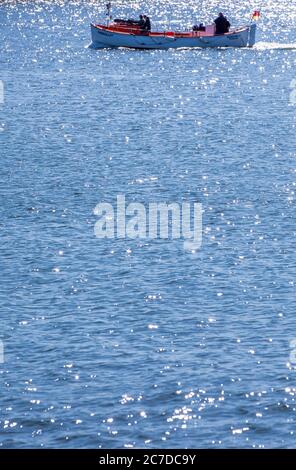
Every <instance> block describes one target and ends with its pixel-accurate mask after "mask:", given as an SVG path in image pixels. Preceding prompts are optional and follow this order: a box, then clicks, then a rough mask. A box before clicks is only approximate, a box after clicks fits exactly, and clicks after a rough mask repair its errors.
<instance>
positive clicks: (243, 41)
mask: <svg viewBox="0 0 296 470" xmlns="http://www.w3.org/2000/svg"><path fill="white" fill-rule="evenodd" d="M255 34H256V24H251V25H250V26H245V27H242V28H240V29H237V30H235V31H231V32H229V33H226V34H222V35H211V36H202V37H198V36H191V37H174V36H168V35H166V33H163V35H158V36H153V34H151V35H141V34H128V33H122V32H117V31H109V30H106V29H104V28H101V27H100V26H99V25H94V24H91V37H92V43H91V45H90V47H92V48H94V49H102V48H114V47H115V48H117V47H128V48H133V49H170V48H174V49H177V48H187V47H189V48H192V47H200V48H207V47H252V46H253V45H254V44H255Z"/></svg>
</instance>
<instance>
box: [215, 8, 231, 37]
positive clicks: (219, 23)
mask: <svg viewBox="0 0 296 470" xmlns="http://www.w3.org/2000/svg"><path fill="white" fill-rule="evenodd" d="M214 23H215V25H216V32H215V34H225V33H228V32H229V28H230V26H231V25H230V23H229V21H228V19H227V18H226V16H224V15H223V13H219V16H218V18H216V19H215V21H214Z"/></svg>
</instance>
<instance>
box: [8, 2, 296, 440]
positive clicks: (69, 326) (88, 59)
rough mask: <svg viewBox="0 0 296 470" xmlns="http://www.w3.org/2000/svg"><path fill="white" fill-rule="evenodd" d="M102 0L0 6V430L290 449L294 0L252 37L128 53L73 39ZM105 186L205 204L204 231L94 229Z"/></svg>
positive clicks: (162, 14)
mask: <svg viewBox="0 0 296 470" xmlns="http://www.w3.org/2000/svg"><path fill="white" fill-rule="evenodd" d="M114 3H115V7H114V14H115V16H128V17H130V16H133V15H134V16H136V15H138V14H139V13H141V12H142V11H145V12H149V13H150V16H151V17H152V21H153V24H154V26H155V27H157V28H159V29H161V28H162V27H165V28H166V29H168V28H177V29H181V28H183V27H189V26H190V25H192V24H193V23H194V22H196V21H198V20H203V21H205V22H206V21H210V20H212V19H213V18H214V17H215V15H216V14H217V13H218V11H219V10H221V9H223V11H225V12H226V13H227V15H228V16H229V18H230V20H231V22H232V23H233V24H239V23H244V22H246V21H247V20H248V19H249V17H250V13H251V12H252V10H253V9H254V8H258V7H259V6H260V5H258V2H255V1H253V0H251V1H246V0H242V1H240V2H239V1H234V0H233V1H230V0H224V1H223V2H222V3H220V4H219V3H218V2H216V1H214V0H209V1H205V0H202V1H201V2H195V1H193V0H190V1H186V2H185V1H183V2H169V1H164V0H155V1H152V0H151V1H147V2H144V3H143V2H142V3H139V2H136V1H135V2H123V1H122V2H119V1H118V2H114ZM261 3H262V2H261ZM104 4H105V2H100V1H98V2H94V3H91V2H75V3H74V2H63V3H62V2H55V3H51V2H22V3H15V2H1V4H0V42H1V51H0V79H1V80H2V81H3V83H4V103H3V104H0V131H1V132H0V150H1V167H0V175H1V176H0V195H1V209H0V211H1V218H0V230H1V232H0V233H1V269H0V283H1V284H0V285H1V291H0V306H1V307H0V309H1V317H0V322H1V328H0V339H1V341H2V343H0V345H1V344H2V346H3V347H4V358H3V359H4V362H3V361H2V362H3V363H2V364H0V378H1V381H0V390H1V398H0V444H1V446H2V447H6V448H16V447H41V446H44V447H80V448H82V447H96V448H98V447H103V448H104V447H105V448H106V447H111V448H123V447H147V448H149V447H162V448H169V447H195V448H197V447H213V448H219V447H246V448H249V447H295V434H294V432H295V417H296V402H295V394H296V370H295V369H294V363H293V359H294V358H295V354H294V353H293V351H292V350H291V347H290V342H291V340H293V338H294V337H296V320H295V311H296V309H295V307H296V305H295V304H296V302H295V271H296V268H295V266H296V256H295V232H296V229H295V219H296V213H295V190H296V160H295V157H296V151H295V124H296V120H295V111H296V100H295V94H294V95H293V89H292V88H291V86H292V85H293V82H292V80H293V79H295V78H296V72H295V70H296V69H295V64H296V27H295V24H296V4H295V1H294V0H293V1H290V0H289V1H288V0H282V1H281V2H276V1H275V0H269V1H266V2H264V5H265V6H264V8H262V20H261V22H260V24H259V32H258V44H257V46H256V47H255V48H254V49H245V50H230V49H229V50H177V51H176V50H175V51H142V52H141V51H132V50H112V51H110V50H109V51H108V50H105V51H104V50H103V51H94V50H91V49H89V48H88V47H87V46H88V44H89V43H90V31H89V23H90V22H91V21H99V20H100V19H101V18H102V17H104ZM291 83H292V85H291ZM293 97H294V98H293ZM293 103H294V105H293ZM117 194H125V195H126V198H127V200H128V201H129V202H132V201H137V202H141V203H143V204H148V203H149V202H154V201H163V202H181V201H198V202H200V203H202V205H203V210H204V213H203V245H202V248H201V249H200V250H198V251H196V252H195V253H194V252H187V251H184V248H183V243H182V242H181V241H180V240H149V239H147V240H129V239H114V240H100V239H97V238H96V237H95V236H94V224H95V222H96V220H97V217H96V216H95V215H94V213H93V209H94V207H95V206H96V204H97V203H99V202H100V201H106V202H114V201H115V198H116V195H117ZM291 361H292V362H291Z"/></svg>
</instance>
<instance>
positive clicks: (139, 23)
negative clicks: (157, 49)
mask: <svg viewBox="0 0 296 470" xmlns="http://www.w3.org/2000/svg"><path fill="white" fill-rule="evenodd" d="M138 25H139V26H140V28H141V29H145V20H144V17H143V15H140V21H138Z"/></svg>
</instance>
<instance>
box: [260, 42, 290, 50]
mask: <svg viewBox="0 0 296 470" xmlns="http://www.w3.org/2000/svg"><path fill="white" fill-rule="evenodd" d="M253 49H255V50H257V51H265V50H275V49H277V50H288V49H289V50H296V43H291V44H285V43H280V42H257V44H255V46H254V47H253Z"/></svg>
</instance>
